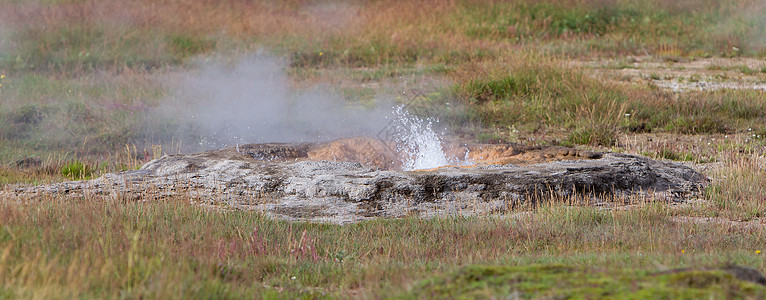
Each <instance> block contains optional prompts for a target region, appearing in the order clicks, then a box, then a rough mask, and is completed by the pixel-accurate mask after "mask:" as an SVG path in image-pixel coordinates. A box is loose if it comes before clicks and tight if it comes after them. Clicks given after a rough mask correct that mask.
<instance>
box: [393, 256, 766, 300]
mask: <svg viewBox="0 0 766 300" xmlns="http://www.w3.org/2000/svg"><path fill="white" fill-rule="evenodd" d="M764 296H766V287H763V286H761V285H758V284H755V283H753V282H748V281H741V280H737V279H736V278H734V277H733V276H732V275H731V274H728V273H726V272H724V271H718V270H705V271H696V270H686V271H680V272H677V273H662V272H647V271H644V270H631V269H620V268H604V269H601V268H590V267H573V266H567V265H556V264H550V265H527V266H483V265H473V266H468V267H465V268H462V269H459V270H457V271H455V272H452V273H450V274H447V275H445V276H438V277H434V278H430V279H426V280H423V281H421V282H419V283H418V284H416V286H415V288H414V289H413V290H412V291H410V293H408V294H406V295H403V296H402V297H403V298H411V299H422V298H453V299H454V298H498V297H518V298H523V299H533V298H534V299H537V298H575V299H581V298H587V299H605V298H608V299H647V298H663V299H701V298H721V299H723V298H749V299H755V298H758V297H764Z"/></svg>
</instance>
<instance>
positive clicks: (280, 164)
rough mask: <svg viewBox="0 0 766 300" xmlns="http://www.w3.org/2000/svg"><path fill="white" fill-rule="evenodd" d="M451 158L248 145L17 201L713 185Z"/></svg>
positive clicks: (592, 195) (480, 203)
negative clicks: (433, 160) (428, 162)
mask: <svg viewBox="0 0 766 300" xmlns="http://www.w3.org/2000/svg"><path fill="white" fill-rule="evenodd" d="M442 151H443V153H444V155H445V160H446V161H447V162H448V164H447V165H444V166H439V167H435V168H430V169H420V170H407V168H406V166H407V165H408V160H412V159H417V157H414V156H413V155H411V154H408V153H402V151H401V148H396V147H393V146H392V145H389V144H386V143H384V142H381V141H380V140H378V139H375V138H364V137H358V138H346V139H340V140H336V141H332V142H328V143H271V144H248V145H238V146H235V147H229V148H225V149H221V150H215V151H208V152H202V153H196V154H188V155H166V156H164V157H162V158H159V159H156V160H153V161H151V162H149V163H147V164H146V165H144V166H143V167H142V168H141V169H139V170H136V171H127V172H121V173H113V174H106V175H104V176H102V177H100V178H98V179H94V180H90V181H78V182H65V183H58V184H51V185H42V186H36V187H30V188H22V189H18V190H16V191H14V193H15V194H16V196H18V197H40V196H43V195H49V194H60V195H66V196H76V197H100V198H104V199H106V200H123V201H125V200H134V199H142V200H147V201H151V200H152V199H162V198H167V197H186V198H189V199H190V200H192V201H194V202H197V203H201V204H204V205H214V206H227V207H233V208H237V209H248V210H258V211H262V212H264V213H266V214H269V215H271V216H274V217H278V218H284V219H289V220H314V221H327V222H338V223H343V222H350V221H358V220H363V219H368V218H375V217H400V216H405V215H412V214H416V215H423V216H430V215H444V214H476V213H497V212H507V211H511V210H516V209H523V208H526V207H533V206H535V205H537V204H539V203H540V202H541V201H551V200H556V199H562V200H565V201H570V202H583V203H590V204H594V203H598V204H602V205H616V204H623V203H624V202H625V201H634V200H637V199H652V200H664V201H676V202H679V201H684V200H685V199H688V198H689V197H696V196H697V195H698V194H699V192H700V190H701V189H702V188H703V187H704V186H705V185H706V184H707V178H706V177H705V176H703V175H702V174H700V173H698V172H696V171H694V170H692V169H690V168H689V167H686V166H684V165H681V164H677V163H670V162H661V161H655V160H651V159H648V158H645V157H639V156H632V155H626V154H619V153H597V152H589V151H582V150H577V149H572V148H566V147H526V146H519V145H511V144H503V145H488V144H473V145H461V144H449V143H447V144H445V145H444V146H443V149H442ZM409 165H411V164H409Z"/></svg>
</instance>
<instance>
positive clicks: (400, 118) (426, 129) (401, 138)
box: [393, 105, 449, 171]
mask: <svg viewBox="0 0 766 300" xmlns="http://www.w3.org/2000/svg"><path fill="white" fill-rule="evenodd" d="M393 118H394V122H393V124H394V126H397V128H396V129H397V132H398V133H399V134H397V135H396V136H395V137H394V143H395V144H396V145H397V151H398V152H399V153H400V155H401V157H402V167H403V169H404V170H407V171H410V170H421V169H432V168H438V167H441V166H446V165H448V164H449V160H448V159H447V155H446V154H445V153H444V150H443V149H442V143H441V139H440V138H439V135H438V134H436V132H435V131H434V130H433V128H432V127H431V126H432V124H433V122H438V121H435V120H432V119H430V118H429V119H425V120H423V119H421V118H418V117H417V116H413V115H410V113H409V112H408V111H407V110H406V109H405V108H404V105H400V106H397V107H396V108H395V109H394V114H393Z"/></svg>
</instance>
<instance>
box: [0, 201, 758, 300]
mask: <svg viewBox="0 0 766 300" xmlns="http://www.w3.org/2000/svg"><path fill="white" fill-rule="evenodd" d="M59 200H61V201H58V200H56V199H54V198H51V199H45V200H43V201H41V202H38V203H36V204H35V205H16V204H11V203H6V202H3V203H2V204H0V216H1V217H2V220H3V223H2V229H1V230H0V283H2V286H4V287H6V289H7V291H9V292H8V293H10V294H14V295H19V296H20V297H50V296H53V295H58V296H60V295H66V296H67V297H76V298H79V297H109V298H111V297H118V296H121V297H151V298H156V297H163V298H168V297H169V298H186V297H191V296H193V297H195V298H198V297H203V296H204V295H211V296H215V297H241V296H245V295H264V296H268V295H272V296H277V297H315V296H322V295H324V296H329V297H348V296H351V295H357V296H364V295H369V296H371V295H391V296H395V295H398V294H400V293H401V292H402V291H404V290H408V289H409V288H408V286H410V285H411V284H412V283H413V282H416V281H419V280H421V279H427V278H430V277H432V276H433V274H441V273H444V274H456V275H454V276H457V277H446V278H447V279H438V278H441V276H439V277H437V279H428V280H426V281H425V283H420V284H416V285H415V286H414V287H413V289H412V290H410V292H411V293H413V295H415V296H417V295H427V294H423V293H430V292H429V291H432V290H435V291H437V292H438V291H442V290H444V292H446V291H455V292H463V293H466V295H473V294H475V293H477V292H478V293H486V292H492V293H496V292H497V293H500V294H502V293H505V292H510V291H512V290H509V289H510V288H513V287H521V288H522V291H523V292H525V293H526V292H529V293H538V294H539V295H545V294H547V293H554V292H555V291H560V292H562V293H572V294H573V295H576V294H577V293H584V292H587V291H589V290H588V289H587V288H585V287H582V288H579V285H578V283H580V282H589V283H591V284H590V285H588V288H591V289H592V290H599V289H604V290H607V291H608V290H610V289H617V292H619V291H620V290H619V287H620V286H624V284H628V283H629V282H631V281H633V280H637V281H639V282H644V283H645V284H646V285H647V289H648V290H647V293H649V292H658V293H659V292H663V291H667V289H665V287H667V286H668V285H673V282H672V280H670V281H665V280H663V279H668V278H669V279H672V278H674V276H676V275H668V276H664V277H659V278H653V277H651V276H649V275H648V274H649V273H653V272H656V271H657V270H658V269H657V265H663V266H665V267H668V268H675V267H695V268H697V267H716V266H719V265H724V264H726V263H735V264H743V265H748V266H755V267H756V268H759V269H761V270H763V268H764V265H763V260H762V259H761V257H760V256H759V254H756V253H755V250H759V249H761V248H759V247H762V246H763V245H764V243H765V242H766V241H764V238H766V234H764V232H763V228H761V229H757V230H755V231H752V230H747V231H746V232H748V233H747V234H743V233H744V232H745V231H741V230H739V229H734V230H732V229H731V228H730V227H727V226H725V225H715V224H708V225H696V224H692V223H684V222H676V221H673V220H672V219H671V217H672V215H673V214H672V211H671V210H669V209H668V208H665V207H664V205H661V204H653V205H646V206H644V207H642V208H639V209H635V210H629V211H626V212H622V213H617V212H609V211H600V210H598V209H595V208H572V207H564V206H559V205H553V206H546V207H543V208H541V209H540V210H538V211H537V212H536V213H534V215H531V216H529V217H528V218H526V217H521V218H520V219H513V218H495V217H474V218H462V217H451V218H439V219H418V218H407V219H401V220H377V221H367V222H362V223H358V224H351V225H344V226H339V225H327V224H311V223H289V222H283V221H274V220H270V219H268V218H266V217H264V216H262V215H260V214H259V213H257V212H247V211H219V210H205V209H200V208H199V207H196V206H194V205H190V204H188V203H187V201H185V200H183V199H168V200H166V201H149V202H121V201H102V200H99V199H97V198H94V199H68V200H64V199H59ZM670 241H672V242H670ZM682 250H683V251H682ZM682 252H683V253H682ZM474 264H480V265H479V266H473V267H467V268H464V267H463V266H465V265H474ZM481 265H489V266H488V267H484V266H481ZM530 265H531V266H530ZM629 269H630V270H633V269H634V270H635V271H628V270H629ZM556 270H569V271H571V272H573V273H571V272H570V273H569V274H570V275H572V274H582V275H583V276H566V277H562V276H563V274H560V273H558V272H557V271H556ZM660 270H662V269H660ZM474 272H478V273H479V274H485V273H486V272H494V273H496V276H487V275H486V274H485V275H482V276H479V275H477V276H473V275H470V274H472V273H474ZM65 274H66V276H65ZM514 274H516V275H514ZM707 274H708V273H704V274H702V275H700V276H713V277H714V278H713V279H714V280H715V281H716V282H717V283H716V284H712V285H710V286H704V287H696V286H690V285H689V284H686V283H683V282H681V283H679V284H677V285H675V286H674V291H673V292H672V293H680V294H679V295H687V294H692V295H694V293H698V292H699V293H714V294H717V293H721V292H723V293H732V294H734V295H757V293H762V292H763V288H762V287H760V288H758V287H754V286H753V285H752V284H747V283H744V282H739V281H735V280H732V279H731V278H730V277H727V276H726V275H725V274H721V273H717V272H713V273H710V275H707ZM585 275H587V276H585ZM614 275H617V276H614ZM692 275H693V276H697V275H694V274H692ZM503 276H511V277H513V276H516V278H518V280H516V281H502V280H500V279H501V278H504V277H503ZM519 276H520V277H519ZM678 276H681V275H678ZM474 277H475V278H474ZM449 278H463V279H459V280H466V281H464V282H463V281H457V282H449V280H452V279H449ZM563 278H570V279H569V280H571V281H564V282H561V281H560V279H563ZM469 279H470V280H469ZM622 279H625V280H622ZM443 280H447V283H448V284H444V283H440V282H443ZM455 280H458V279H455ZM254 282H255V283H257V284H253V283H254ZM610 282H613V283H615V285H616V286H613V287H607V285H608V286H612V285H611V284H609V283H610ZM618 283H620V284H623V285H617V284H618ZM551 284H555V285H554V286H556V287H557V288H556V289H553V290H551V289H550V287H551V286H549V285H551ZM477 286H479V287H482V288H481V289H478V290H477ZM169 287H170V288H169ZM484 287H486V289H485V288H484ZM359 293H361V294H359ZM437 295H438V294H437ZM674 295H676V294H674ZM203 298H204V297H203Z"/></svg>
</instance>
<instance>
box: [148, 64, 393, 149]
mask: <svg viewBox="0 0 766 300" xmlns="http://www.w3.org/2000/svg"><path fill="white" fill-rule="evenodd" d="M283 65H284V63H283V62H282V61H280V60H279V59H276V58H274V57H270V56H267V55H263V54H259V55H253V56H249V57H246V58H244V59H241V60H240V61H237V62H235V63H234V64H231V65H226V64H222V63H219V64H208V65H204V66H202V67H201V68H200V70H199V71H197V72H195V73H194V74H191V75H190V76H189V77H188V78H186V79H185V80H183V81H184V83H183V84H181V85H180V87H179V88H178V90H177V91H176V92H175V93H173V94H172V96H171V99H169V100H168V101H163V102H162V103H164V104H165V105H164V106H163V107H161V108H160V111H159V113H158V115H157V116H155V119H169V120H174V121H175V122H176V123H175V126H174V127H175V128H176V129H177V132H175V133H173V135H174V136H175V138H176V139H179V138H180V139H183V140H186V141H189V140H191V141H195V143H198V144H199V145H198V146H199V148H202V149H212V148H220V147H222V146H227V145H234V144H243V143H263V142H299V141H306V142H313V141H327V140H332V139H336V138H340V137H349V136H359V135H364V136H374V135H375V134H377V133H378V131H380V130H381V129H382V128H383V127H384V126H385V125H386V116H388V115H390V114H391V107H392V105H391V104H390V103H387V104H380V105H378V106H377V107H374V108H369V107H363V106H362V105H360V104H358V103H351V102H348V101H345V100H343V99H342V97H339V96H337V95H334V94H333V93H332V92H331V91H329V89H321V88H312V89H309V90H302V91H300V90H294V89H291V88H290V85H289V79H288V77H287V75H286V74H285V69H284V67H283ZM378 102H386V101H378ZM155 129H156V128H155Z"/></svg>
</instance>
